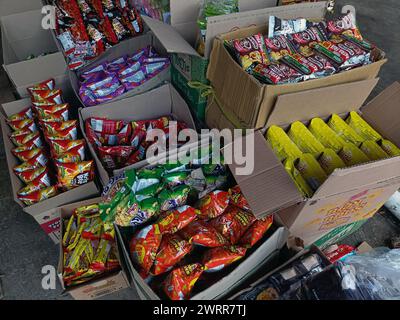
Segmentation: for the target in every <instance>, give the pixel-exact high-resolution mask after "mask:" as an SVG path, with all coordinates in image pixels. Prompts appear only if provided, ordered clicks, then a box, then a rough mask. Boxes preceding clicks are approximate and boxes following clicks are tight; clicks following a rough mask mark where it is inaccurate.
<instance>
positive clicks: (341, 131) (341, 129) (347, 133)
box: [328, 114, 365, 146]
mask: <svg viewBox="0 0 400 320" xmlns="http://www.w3.org/2000/svg"><path fill="white" fill-rule="evenodd" d="M328 125H329V127H331V128H332V129H333V130H334V131H335V132H336V133H337V134H338V135H339V137H341V138H343V140H345V141H347V142H351V143H353V144H355V145H356V146H359V145H360V144H361V143H362V142H363V141H364V140H365V139H363V138H362V137H361V136H360V135H359V134H358V133H357V132H355V131H354V130H353V129H352V128H351V127H350V126H349V125H348V124H347V123H346V122H345V121H344V120H343V119H342V118H341V117H339V116H338V115H337V114H333V115H332V117H331V118H330V119H329V121H328Z"/></svg>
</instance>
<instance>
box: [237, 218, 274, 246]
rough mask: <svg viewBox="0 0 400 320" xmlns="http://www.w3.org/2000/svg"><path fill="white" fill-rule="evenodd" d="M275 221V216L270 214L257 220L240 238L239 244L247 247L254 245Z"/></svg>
mask: <svg viewBox="0 0 400 320" xmlns="http://www.w3.org/2000/svg"><path fill="white" fill-rule="evenodd" d="M273 222H274V216H273V215H270V216H268V217H266V218H264V219H258V220H256V221H255V222H254V223H253V224H252V225H251V226H250V228H249V229H247V231H246V233H245V234H244V235H243V237H242V238H241V239H240V241H239V244H240V245H241V246H244V247H245V248H251V247H253V246H254V245H255V244H256V243H257V242H258V241H260V240H261V238H262V237H263V236H264V234H265V233H266V232H267V231H268V230H269V228H271V226H272V224H273Z"/></svg>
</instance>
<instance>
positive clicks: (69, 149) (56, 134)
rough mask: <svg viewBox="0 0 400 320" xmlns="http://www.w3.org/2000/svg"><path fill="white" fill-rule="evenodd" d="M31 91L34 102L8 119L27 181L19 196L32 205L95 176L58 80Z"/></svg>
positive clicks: (19, 171)
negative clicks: (57, 84) (86, 158)
mask: <svg viewBox="0 0 400 320" xmlns="http://www.w3.org/2000/svg"><path fill="white" fill-rule="evenodd" d="M28 91H29V93H30V95H31V100H32V106H31V107H28V108H26V109H25V110H24V111H22V112H19V113H17V114H14V115H12V116H10V117H9V118H8V119H7V123H8V125H9V126H10V127H11V128H12V129H13V131H14V132H13V133H12V134H11V135H10V139H11V141H12V142H13V143H14V145H15V148H14V149H13V150H12V153H13V155H14V156H15V157H16V158H18V159H19V160H20V161H21V164H20V165H18V166H16V167H15V168H13V170H14V173H15V174H16V175H17V176H18V178H19V179H21V181H22V182H23V183H24V184H26V186H25V187H24V188H22V189H21V190H20V191H19V192H18V199H20V200H21V201H22V202H23V203H24V204H25V205H27V206H30V205H33V204H35V203H38V202H40V201H43V200H46V199H48V198H50V197H53V196H55V195H57V194H58V192H60V191H61V192H62V191H67V190H70V189H72V188H75V187H78V186H80V185H83V184H85V183H87V182H89V181H91V180H93V176H94V164H93V161H85V142H84V140H78V130H77V121H76V120H69V105H68V104H67V103H63V99H62V92H61V90H59V89H55V81H54V80H53V79H51V80H48V81H45V82H43V83H40V84H37V85H35V86H32V87H30V88H28ZM50 159H52V160H51V161H50Z"/></svg>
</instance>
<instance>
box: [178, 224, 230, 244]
mask: <svg viewBox="0 0 400 320" xmlns="http://www.w3.org/2000/svg"><path fill="white" fill-rule="evenodd" d="M179 233H180V235H182V237H183V238H185V239H186V240H187V241H189V243H193V244H195V245H198V246H202V247H207V248H216V247H222V246H225V245H228V244H229V242H228V240H226V239H225V238H224V237H223V236H222V235H221V234H220V233H219V232H218V231H217V230H215V228H213V227H212V226H210V225H209V224H207V223H206V222H204V221H194V222H192V223H190V224H189V225H188V226H187V227H185V228H183V229H182V230H181V231H180V232H179Z"/></svg>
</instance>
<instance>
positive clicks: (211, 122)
mask: <svg viewBox="0 0 400 320" xmlns="http://www.w3.org/2000/svg"><path fill="white" fill-rule="evenodd" d="M325 12H326V2H324V1H322V2H316V3H304V4H298V5H290V6H281V7H276V8H269V9H264V10H259V11H258V14H257V15H254V17H253V16H252V17H249V18H248V19H247V21H248V23H247V25H250V24H251V23H253V26H251V27H248V28H242V29H239V30H235V31H232V32H229V33H225V34H221V35H220V36H218V37H217V38H216V39H215V41H214V46H213V50H212V53H211V58H210V65H209V67H208V71H207V78H208V79H209V80H210V81H211V85H212V87H213V89H214V92H215V94H216V96H217V97H218V99H219V102H220V107H221V108H223V109H224V112H222V111H221V110H220V108H219V107H218V105H216V104H215V103H212V104H211V105H210V106H209V107H208V109H207V111H206V122H207V124H208V126H209V127H212V128H219V129H223V128H232V127H233V125H232V124H229V122H235V123H240V126H241V127H245V128H257V129H258V128H261V127H263V126H265V124H266V123H267V120H268V118H269V116H270V115H271V112H272V111H273V108H274V106H275V102H276V99H277V97H279V96H280V95H283V94H288V93H294V92H301V91H307V90H311V89H315V88H323V87H328V86H333V85H337V84H342V83H351V82H355V81H361V80H367V79H374V78H376V77H377V75H378V73H379V70H380V68H381V67H382V65H383V64H384V63H385V62H386V61H387V60H386V59H384V58H383V56H384V54H383V52H382V51H380V50H378V49H376V54H377V56H378V58H377V59H378V61H377V62H374V63H372V64H369V65H365V66H362V67H358V68H355V69H352V70H349V71H344V72H341V73H337V74H334V75H331V76H327V77H323V78H319V79H314V80H309V81H304V82H299V83H291V84H282V85H266V84H262V83H260V82H259V81H258V80H257V79H256V78H254V77H253V76H251V75H249V74H248V73H247V72H245V71H244V70H243V69H242V67H241V66H240V65H239V64H238V63H237V62H236V61H235V59H234V58H233V57H232V56H231V54H230V53H229V52H228V50H227V49H226V48H225V46H224V41H225V40H233V39H239V38H243V37H246V36H250V35H254V34H257V33H260V32H261V33H263V34H266V32H267V29H268V25H267V21H268V16H269V15H276V16H278V17H280V18H284V19H288V18H298V17H304V18H308V19H311V20H316V21H318V20H321V19H323V18H324V16H325ZM239 27H241V26H239ZM242 27H243V25H242ZM366 37H367V35H366ZM308 99H309V100H311V99H312V98H311V97H309V98H308ZM227 115H229V116H227ZM232 119H234V121H233V120H232ZM235 126H237V125H235Z"/></svg>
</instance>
